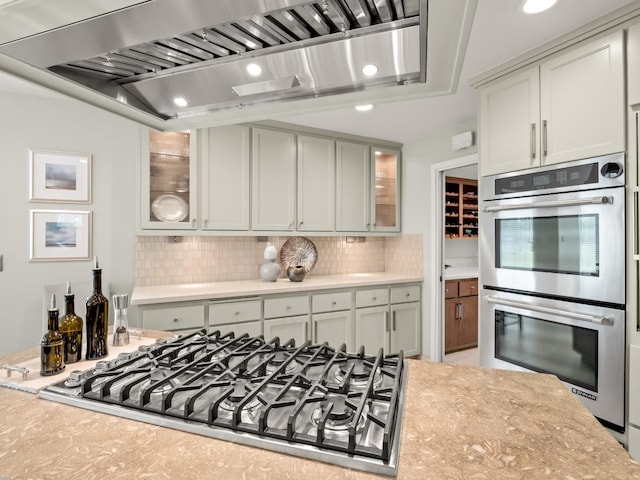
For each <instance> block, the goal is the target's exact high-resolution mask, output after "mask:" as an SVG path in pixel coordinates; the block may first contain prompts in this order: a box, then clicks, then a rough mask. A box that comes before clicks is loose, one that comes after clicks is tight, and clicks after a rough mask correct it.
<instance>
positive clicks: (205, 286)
mask: <svg viewBox="0 0 640 480" xmlns="http://www.w3.org/2000/svg"><path fill="white" fill-rule="evenodd" d="M412 282H422V277H421V276H419V275H406V274H402V273H388V272H380V273H347V274H341V275H317V276H313V275H310V276H308V277H307V278H305V279H304V280H303V281H302V282H291V281H289V279H286V278H280V279H278V281H276V282H265V281H263V280H260V279H255V280H235V281H228V282H208V283H184V284H175V285H158V286H136V287H135V288H134V289H133V293H132V294H131V303H132V304H134V305H145V304H155V303H169V302H183V301H189V300H216V299H222V298H232V297H246V296H257V295H271V294H280V293H297V292H305V291H312V290H329V289H335V288H352V287H368V286H371V287H373V286H376V285H392V284H395V283H412Z"/></svg>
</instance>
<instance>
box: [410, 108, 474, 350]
mask: <svg viewBox="0 0 640 480" xmlns="http://www.w3.org/2000/svg"><path fill="white" fill-rule="evenodd" d="M468 130H471V131H473V132H476V131H477V127H476V120H475V119H471V120H468V121H466V122H463V123H459V124H456V125H451V126H447V127H444V128H443V129H442V130H440V131H438V132H436V133H435V134H434V135H432V136H430V137H429V138H424V139H421V140H419V141H415V142H409V143H405V144H404V147H403V151H402V159H403V160H402V161H403V164H402V182H403V183H402V189H403V190H402V231H403V233H420V234H422V235H423V268H422V271H423V272H424V286H423V290H422V291H423V294H422V354H423V355H426V356H430V355H431V351H430V328H431V321H432V319H431V318H430V314H429V305H431V304H432V302H434V301H437V299H432V298H431V295H430V291H431V288H432V282H434V281H439V277H438V273H437V272H436V271H435V269H434V267H433V266H432V265H430V264H429V259H430V255H429V254H428V252H431V251H432V249H434V248H437V245H433V244H432V237H433V229H434V228H435V225H430V224H429V223H428V216H427V212H428V211H429V208H431V196H430V192H429V188H427V187H428V185H429V180H430V179H429V175H430V166H431V164H433V163H437V162H442V161H445V160H449V159H453V158H459V157H463V156H467V155H471V154H473V153H477V147H476V145H475V143H474V145H473V146H471V147H469V148H466V149H464V150H459V151H453V150H451V137H452V136H453V135H457V134H458V133H462V132H465V131H468Z"/></svg>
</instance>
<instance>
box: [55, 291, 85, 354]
mask: <svg viewBox="0 0 640 480" xmlns="http://www.w3.org/2000/svg"><path fill="white" fill-rule="evenodd" d="M60 333H61V334H62V338H63V339H64V363H65V364H66V365H68V364H70V363H75V362H77V361H80V360H82V318H81V317H79V316H78V315H76V312H75V295H74V294H72V293H71V283H70V282H67V294H66V295H65V296H64V316H63V317H62V318H61V319H60Z"/></svg>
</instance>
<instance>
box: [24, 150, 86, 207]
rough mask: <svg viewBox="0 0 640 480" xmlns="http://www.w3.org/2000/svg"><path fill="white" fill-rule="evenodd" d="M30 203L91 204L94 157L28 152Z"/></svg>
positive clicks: (80, 154) (82, 154)
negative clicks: (92, 162) (92, 163)
mask: <svg viewBox="0 0 640 480" xmlns="http://www.w3.org/2000/svg"><path fill="white" fill-rule="evenodd" d="M29 172H30V183H29V200H30V201H32V202H57V203H91V155H90V154H87V153H73V152H56V151H48V150H35V149H31V150H29Z"/></svg>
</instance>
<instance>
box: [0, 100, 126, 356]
mask: <svg viewBox="0 0 640 480" xmlns="http://www.w3.org/2000/svg"><path fill="white" fill-rule="evenodd" d="M0 105H1V106H2V115H1V116H0V132H2V134H1V135H0V138H2V153H1V154H0V165H1V166H2V172H3V174H2V185H1V187H0V201H1V203H0V205H1V207H0V255H3V258H4V270H3V271H2V272H0V318H1V320H0V322H1V324H2V331H3V334H2V335H0V356H2V355H6V354H10V353H13V352H17V351H20V350H24V349H26V348H29V347H33V346H34V345H37V344H38V343H39V340H40V337H41V335H42V332H43V330H44V326H45V324H46V319H45V318H44V316H43V313H42V297H43V286H44V285H55V284H64V283H66V282H67V280H69V281H71V282H72V284H80V283H91V278H92V276H91V267H92V263H91V261H64V262H29V230H30V226H29V210H30V209H58V210H59V209H66V210H91V211H93V254H94V255H97V256H98V257H99V259H100V264H101V266H102V268H103V276H104V280H103V286H104V287H105V289H106V287H107V286H108V287H109V289H110V291H111V292H112V293H130V292H131V290H132V288H133V279H134V255H133V253H134V252H133V248H134V231H135V198H136V197H135V186H136V179H135V165H136V163H135V162H136V155H137V153H138V150H139V147H138V127H137V125H136V124H135V123H133V122H131V121H129V120H124V119H121V118H120V117H117V116H115V115H113V114H110V113H107V112H104V111H102V110H99V109H97V108H95V107H91V106H88V105H84V104H82V103H80V102H77V101H72V100H66V99H62V98H61V99H60V100H56V99H49V98H44V97H37V96H26V95H20V94H7V93H0ZM30 148H37V149H44V150H59V151H69V152H86V153H90V154H91V155H92V156H93V188H92V190H93V202H92V204H90V205H74V204H51V203H49V204H47V203H32V202H29V153H28V152H29V149H30ZM107 282H108V285H105V283H107ZM84 300H85V299H84V298H77V297H76V312H77V313H79V314H80V316H83V317H84ZM61 304H63V299H58V305H61ZM132 316H133V317H134V318H133V322H132V323H133V324H135V312H131V314H130V317H132Z"/></svg>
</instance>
